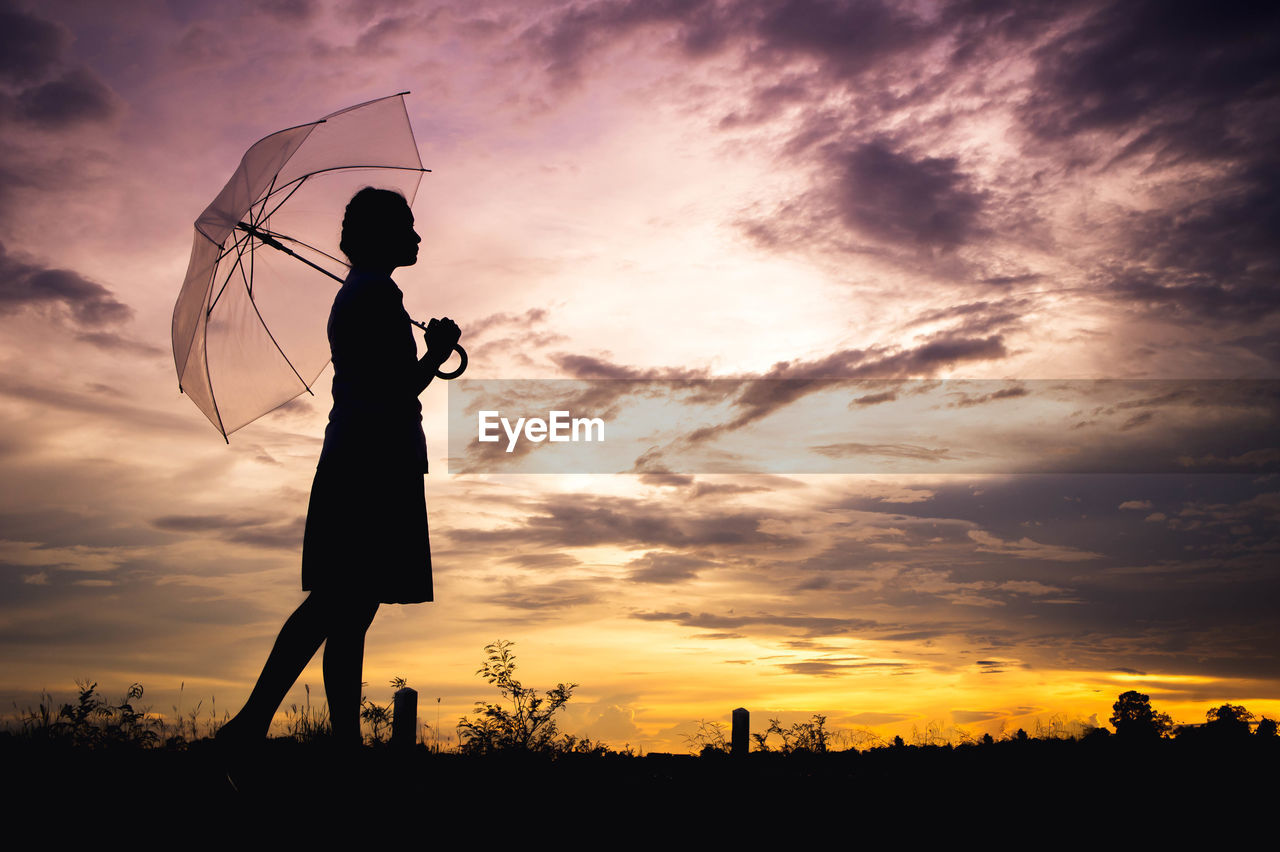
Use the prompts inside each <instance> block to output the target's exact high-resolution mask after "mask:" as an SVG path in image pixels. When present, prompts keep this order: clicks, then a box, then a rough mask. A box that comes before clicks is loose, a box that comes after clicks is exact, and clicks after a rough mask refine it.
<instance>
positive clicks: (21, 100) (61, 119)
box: [15, 66, 119, 130]
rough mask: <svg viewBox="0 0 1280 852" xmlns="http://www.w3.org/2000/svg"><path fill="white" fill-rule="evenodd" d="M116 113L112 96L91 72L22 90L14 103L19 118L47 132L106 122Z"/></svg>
mask: <svg viewBox="0 0 1280 852" xmlns="http://www.w3.org/2000/svg"><path fill="white" fill-rule="evenodd" d="M118 110H119V101H118V98H117V97H116V95H115V93H114V92H112V91H111V89H110V88H108V86H107V85H106V84H105V83H103V82H102V80H101V78H99V77H98V75H97V74H95V73H94V72H93V71H91V70H89V69H88V68H85V67H83V66H81V67H79V68H73V69H71V70H70V71H67V72H66V73H64V74H63V75H62V76H61V77H59V78H58V79H56V80H52V81H50V82H48V83H42V84H41V85H39V86H35V87H32V88H30V89H26V90H24V91H23V92H22V93H21V94H19V95H18V97H17V99H16V102H15V114H16V115H17V117H18V118H20V119H22V120H24V121H27V122H30V123H31V124H34V125H36V126H37V127H41V128H44V129H46V130H61V129H63V128H66V127H71V126H73V125H76V124H80V123H83V122H88V121H105V120H107V119H109V118H111V117H112V116H114V115H115V114H116V112H117V111H118Z"/></svg>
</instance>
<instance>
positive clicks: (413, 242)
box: [339, 186, 422, 270]
mask: <svg viewBox="0 0 1280 852" xmlns="http://www.w3.org/2000/svg"><path fill="white" fill-rule="evenodd" d="M420 242H422V238H421V237H419V236H418V233H417V231H415V230H414V229H413V211H411V210H410V209H409V203H408V202H407V201H405V199H404V196H403V195H401V194H400V193H398V192H395V191H394V190H390V189H374V188H373V187H371V186H366V187H365V188H364V189H362V190H360V191H359V192H357V193H356V194H355V195H354V196H352V198H351V201H350V202H348V203H347V210H346V213H345V214H344V215H343V217H342V242H341V243H340V244H339V248H341V249H342V253H343V254H345V255H346V256H347V259H348V260H350V261H351V265H352V266H362V267H373V268H379V269H387V270H391V269H395V268H396V267H397V266H412V265H413V264H414V263H417V261H418V243H420Z"/></svg>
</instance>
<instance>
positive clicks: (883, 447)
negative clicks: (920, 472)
mask: <svg viewBox="0 0 1280 852" xmlns="http://www.w3.org/2000/svg"><path fill="white" fill-rule="evenodd" d="M810 449H811V450H813V451H814V452H815V453H819V454H821V455H824V456H827V457H828V458H850V457H853V456H876V457H879V458H890V459H911V460H912V461H929V462H942V461H952V460H955V458H956V457H955V456H954V455H952V454H951V451H950V450H948V449H947V448H946V447H917V446H914V445H912V444H859V443H856V442H847V443H843V444H823V445H821V446H814V447H810Z"/></svg>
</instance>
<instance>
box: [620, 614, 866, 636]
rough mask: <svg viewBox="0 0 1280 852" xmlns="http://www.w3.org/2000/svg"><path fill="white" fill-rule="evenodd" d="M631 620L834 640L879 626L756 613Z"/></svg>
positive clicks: (859, 621) (645, 616)
mask: <svg viewBox="0 0 1280 852" xmlns="http://www.w3.org/2000/svg"><path fill="white" fill-rule="evenodd" d="M632 618H638V619H640V620H641V621H671V622H674V623H676V624H683V625H685V626H686V627H701V628H707V629H711V630H724V629H729V630H733V629H736V628H742V627H775V628H782V629H784V630H798V631H800V632H802V633H803V634H804V635H807V636H838V635H842V634H846V633H855V632H865V631H868V630H872V629H875V628H877V627H879V626H880V625H879V624H878V623H877V622H874V621H870V620H867V619H859V618H824V617H822V616H816V615H774V614H768V613H760V614H757V615H713V614H711V613H707V612H702V613H698V614H697V615H694V614H692V613H690V612H687V611H685V612H637V613H635V614H634V615H633V616H632Z"/></svg>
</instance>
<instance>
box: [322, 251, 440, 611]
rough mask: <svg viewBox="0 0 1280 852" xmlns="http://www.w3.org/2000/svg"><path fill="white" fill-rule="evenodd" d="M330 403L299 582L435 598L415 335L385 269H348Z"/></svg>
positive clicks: (333, 324)
mask: <svg viewBox="0 0 1280 852" xmlns="http://www.w3.org/2000/svg"><path fill="white" fill-rule="evenodd" d="M329 347H330V350H331V352H332V353H333V410H332V411H331V412H330V413H329V425H328V427H326V429H325V435H324V449H323V450H322V451H321V453H320V461H319V464H318V465H317V466H316V476H315V481H314V483H313V484H312V486H311V502H310V505H309V506H308V509H307V527H306V534H305V537H304V540H303V546H302V588H303V589H304V590H306V591H326V592H327V591H336V592H339V593H342V594H347V595H351V596H353V597H362V598H364V599H373V600H377V601H379V602H381V603H421V602H423V601H429V600H431V599H432V585H431V547H430V543H429V539H428V534H427V506H426V499H425V497H424V494H423V481H422V476H423V474H424V473H426V472H427V446H426V438H425V437H424V435H423V432H422V405H421V403H419V402H418V392H419V390H420V380H419V375H420V368H419V367H418V354H417V344H416V342H415V341H414V337H413V327H412V326H411V325H410V323H409V315H408V314H407V313H406V312H405V310H404V304H403V294H401V292H400V289H399V288H398V287H396V285H395V282H393V281H392V280H391V277H390V276H388V275H384V274H380V273H369V272H365V271H363V270H359V269H353V270H352V271H351V274H350V275H348V276H347V280H346V282H345V283H344V284H343V286H342V288H341V289H340V290H339V291H338V295H337V298H335V299H334V302H333V310H332V311H331V312H330V314H329Z"/></svg>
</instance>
